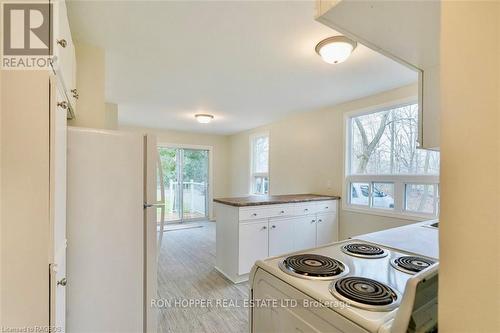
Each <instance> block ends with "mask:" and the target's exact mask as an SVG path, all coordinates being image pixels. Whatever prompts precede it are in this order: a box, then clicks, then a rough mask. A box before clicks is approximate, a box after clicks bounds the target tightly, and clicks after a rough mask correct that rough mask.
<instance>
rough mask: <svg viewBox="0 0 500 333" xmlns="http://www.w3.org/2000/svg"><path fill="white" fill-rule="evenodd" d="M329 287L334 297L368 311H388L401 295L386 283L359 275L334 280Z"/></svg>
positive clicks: (395, 304) (398, 301)
mask: <svg viewBox="0 0 500 333" xmlns="http://www.w3.org/2000/svg"><path fill="white" fill-rule="evenodd" d="M329 289H330V292H331V293H332V295H333V296H335V298H337V299H339V300H341V301H344V302H346V303H347V304H349V305H352V306H355V307H357V308H361V309H365V310H369V311H390V310H392V309H394V308H396V307H397V306H398V305H399V303H400V302H401V295H400V294H399V293H398V292H397V291H395V290H394V289H392V288H391V287H389V286H388V285H386V284H384V283H381V282H378V281H376V280H373V279H368V278H364V277H359V276H348V277H343V278H340V279H338V280H335V281H333V282H332V283H331V284H330V286H329Z"/></svg>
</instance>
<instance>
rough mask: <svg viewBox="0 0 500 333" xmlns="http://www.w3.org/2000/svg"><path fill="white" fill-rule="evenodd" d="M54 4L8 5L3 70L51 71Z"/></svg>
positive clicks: (3, 17)
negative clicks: (45, 68)
mask: <svg viewBox="0 0 500 333" xmlns="http://www.w3.org/2000/svg"><path fill="white" fill-rule="evenodd" d="M51 15H52V4H49V3H40V2H39V3H36V2H35V3H19V2H17V3H4V4H3V6H2V21H3V23H2V24H3V36H2V37H3V43H2V49H3V52H2V56H3V59H2V66H3V67H4V68H5V67H7V68H20V67H23V69H24V68H27V67H31V68H33V69H40V68H42V67H47V65H48V64H49V60H50V56H51V55H52V38H51V37H52V17H51Z"/></svg>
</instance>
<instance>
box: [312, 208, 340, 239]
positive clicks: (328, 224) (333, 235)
mask: <svg viewBox="0 0 500 333" xmlns="http://www.w3.org/2000/svg"><path fill="white" fill-rule="evenodd" d="M316 220H317V229H316V233H317V234H316V235H317V236H316V246H321V245H325V244H328V243H331V242H335V241H337V239H338V224H337V214H336V213H327V214H318V215H317V217H316Z"/></svg>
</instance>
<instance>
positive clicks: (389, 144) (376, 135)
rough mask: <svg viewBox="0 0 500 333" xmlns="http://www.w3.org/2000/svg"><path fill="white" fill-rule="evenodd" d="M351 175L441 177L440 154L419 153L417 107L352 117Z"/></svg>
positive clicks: (433, 152) (424, 151) (414, 105)
mask: <svg viewBox="0 0 500 333" xmlns="http://www.w3.org/2000/svg"><path fill="white" fill-rule="evenodd" d="M350 127H351V128H350V132H351V147H350V154H349V158H350V173H351V174H435V175H437V174H439V152H435V151H428V150H421V149H417V137H418V104H412V105H407V106H402V107H398V108H394V109H390V110H385V111H380V112H376V113H371V114H367V115H363V116H358V117H353V118H351V121H350Z"/></svg>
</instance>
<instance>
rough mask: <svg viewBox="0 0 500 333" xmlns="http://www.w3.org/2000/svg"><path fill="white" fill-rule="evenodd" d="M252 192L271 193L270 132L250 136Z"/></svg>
mask: <svg viewBox="0 0 500 333" xmlns="http://www.w3.org/2000/svg"><path fill="white" fill-rule="evenodd" d="M250 152H251V156H250V160H251V161H250V178H251V179H250V193H251V194H259V195H264V194H268V193H269V134H267V133H264V134H255V135H252V136H251V137H250Z"/></svg>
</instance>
